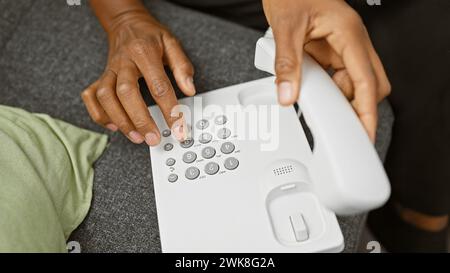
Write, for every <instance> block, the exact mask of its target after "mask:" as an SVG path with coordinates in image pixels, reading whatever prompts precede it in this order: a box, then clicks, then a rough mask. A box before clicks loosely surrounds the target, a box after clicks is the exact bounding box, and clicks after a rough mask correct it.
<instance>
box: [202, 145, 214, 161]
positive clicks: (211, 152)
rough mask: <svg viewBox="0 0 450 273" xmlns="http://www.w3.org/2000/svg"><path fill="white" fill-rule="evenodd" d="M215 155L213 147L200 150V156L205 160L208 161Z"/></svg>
mask: <svg viewBox="0 0 450 273" xmlns="http://www.w3.org/2000/svg"><path fill="white" fill-rule="evenodd" d="M215 155H216V150H215V149H214V148H213V147H205V148H203V150H202V156H203V157H204V158H206V159H210V158H212V157H213V156H215Z"/></svg>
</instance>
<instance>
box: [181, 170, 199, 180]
mask: <svg viewBox="0 0 450 273" xmlns="http://www.w3.org/2000/svg"><path fill="white" fill-rule="evenodd" d="M185 175H186V178H187V179H189V180H194V179H196V178H197V177H198V176H199V175H200V170H199V169H198V168H196V167H189V168H188V169H187V170H186V174H185Z"/></svg>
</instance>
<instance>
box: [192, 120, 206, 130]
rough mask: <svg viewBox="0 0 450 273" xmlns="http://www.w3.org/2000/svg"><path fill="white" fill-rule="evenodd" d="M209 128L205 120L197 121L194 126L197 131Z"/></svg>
mask: <svg viewBox="0 0 450 273" xmlns="http://www.w3.org/2000/svg"><path fill="white" fill-rule="evenodd" d="M208 126H209V122H208V121H207V120H206V119H201V120H199V121H197V124H196V125H195V127H197V129H199V130H203V129H206V128H208Z"/></svg>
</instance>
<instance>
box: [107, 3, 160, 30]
mask: <svg viewBox="0 0 450 273" xmlns="http://www.w3.org/2000/svg"><path fill="white" fill-rule="evenodd" d="M152 20H154V19H153V17H151V15H150V14H149V12H148V11H147V10H146V9H145V8H143V9H141V8H134V9H130V10H126V11H123V12H120V13H119V14H117V15H115V16H113V17H112V18H111V20H110V22H109V24H108V25H106V26H104V29H105V31H106V33H107V34H108V36H110V35H111V34H112V33H114V32H115V31H117V30H118V29H120V28H121V27H122V26H124V25H125V24H127V25H128V24H133V23H135V22H139V21H140V22H142V21H152Z"/></svg>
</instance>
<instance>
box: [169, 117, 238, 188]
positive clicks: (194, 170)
mask: <svg viewBox="0 0 450 273" xmlns="http://www.w3.org/2000/svg"><path fill="white" fill-rule="evenodd" d="M211 122H212V124H213V125H217V126H218V127H220V128H218V130H216V129H217V128H214V126H210V124H211ZM227 122H228V120H227V117H226V116H224V115H220V116H216V117H214V118H213V119H211V120H207V119H201V120H198V121H197V122H196V123H195V126H194V127H195V130H198V131H199V133H200V134H195V135H196V136H198V138H196V141H198V143H197V144H196V145H195V146H194V144H195V143H194V142H195V141H194V138H188V139H186V140H185V141H182V142H180V143H179V145H180V146H181V148H182V149H181V150H180V149H176V148H175V147H174V144H172V143H173V142H172V143H170V142H168V143H165V144H164V146H163V149H164V150H165V151H166V152H167V153H168V155H169V156H170V157H168V158H167V159H166V166H168V167H169V170H170V174H169V176H168V178H167V180H168V181H169V182H171V183H174V182H176V181H178V175H177V174H176V172H177V171H181V172H182V171H183V169H184V172H185V175H184V176H185V178H186V179H188V180H195V179H197V178H199V177H200V178H205V177H206V176H200V175H201V173H202V172H203V173H204V174H206V175H209V176H213V175H217V174H219V171H220V169H221V168H224V171H232V170H235V169H236V168H237V167H238V166H239V160H238V159H237V158H236V157H233V156H230V157H222V156H221V155H227V156H228V155H232V154H234V153H237V152H235V150H236V146H235V143H233V140H232V139H234V137H231V133H232V132H231V130H230V129H229V128H227V127H226V126H228V124H227ZM226 124H227V125H226ZM214 134H215V136H214ZM162 135H163V137H169V136H170V130H163V131H162ZM191 135H192V136H194V134H191ZM214 138H216V139H215V140H214ZM225 139H226V141H225V142H222V141H221V140H225ZM206 144H207V145H206ZM216 149H217V150H216ZM218 153H219V154H218ZM177 154H178V156H180V157H181V160H182V163H181V165H180V164H179V163H177V165H176V166H175V163H176V162H177V160H178V159H179V158H177V156H176V155H177ZM197 154H200V156H201V157H200V158H198V156H197ZM203 162H204V163H203ZM186 164H190V166H188V165H186ZM179 168H181V170H179ZM224 171H222V172H220V174H223V173H225V172H224Z"/></svg>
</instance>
